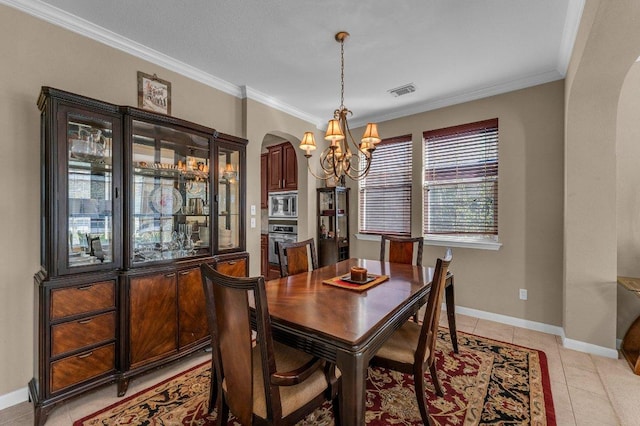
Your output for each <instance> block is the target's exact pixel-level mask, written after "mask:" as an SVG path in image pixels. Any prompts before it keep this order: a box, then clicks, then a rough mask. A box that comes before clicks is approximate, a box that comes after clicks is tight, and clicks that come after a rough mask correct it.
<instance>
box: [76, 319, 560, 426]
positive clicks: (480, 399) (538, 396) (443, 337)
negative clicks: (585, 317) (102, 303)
mask: <svg viewBox="0 0 640 426" xmlns="http://www.w3.org/2000/svg"><path fill="white" fill-rule="evenodd" d="M438 338H439V341H438V353H437V359H436V363H437V370H438V376H439V378H440V381H441V384H442V385H443V387H444V392H445V396H444V397H442V398H440V397H437V396H436V395H435V391H434V389H433V385H432V384H431V376H430V374H429V373H427V374H426V375H425V377H426V378H427V381H428V385H427V389H426V393H427V401H428V402H429V413H430V414H431V417H432V419H433V423H434V424H436V425H549V426H553V425H555V424H556V422H555V414H554V410H553V402H552V398H551V388H550V383H549V373H548V369H547V362H546V357H545V354H544V352H541V351H537V350H534V349H529V348H525V347H522V346H517V345H512V344H509V343H504V342H499V341H496V340H491V339H487V338H485V337H479V336H474V335H471V334H466V333H461V332H458V344H459V347H460V353H459V354H455V353H454V352H453V348H452V346H451V342H450V340H449V334H448V330H447V329H441V330H440V332H439V336H438ZM209 365H210V363H209V362H206V363H204V364H201V365H199V366H196V367H193V368H192V369H190V370H188V371H186V372H183V373H181V374H179V375H177V376H175V377H173V378H170V379H168V380H166V381H164V382H162V383H159V384H157V385H155V386H153V387H152V388H149V389H147V390H144V391H142V392H139V393H138V394H135V395H133V396H131V397H128V398H125V399H123V400H122V401H120V402H118V403H116V404H114V405H112V406H110V407H107V408H105V409H103V410H101V411H99V412H97V413H94V414H92V415H90V416H87V417H85V418H83V419H80V420H78V421H76V422H75V423H74V426H86V425H213V424H215V418H216V412H215V411H214V412H213V413H212V414H211V415H209V414H207V398H208V392H209V377H210V370H209ZM366 409H367V412H366V423H367V425H371V426H382V425H421V424H422V421H421V419H420V413H419V411H418V406H417V403H416V397H415V393H414V388H413V379H412V377H411V376H410V375H405V374H401V373H397V372H394V371H390V370H386V369H382V368H370V369H369V375H368V379H367V407H366ZM299 424H300V425H305V426H306V425H332V424H333V415H332V410H331V405H330V404H329V403H325V405H324V406H323V407H321V408H319V409H318V410H316V411H315V412H313V413H312V414H310V415H309V416H307V418H305V419H304V420H303V421H301V422H300V423H299ZM229 425H233V426H236V425H238V423H237V422H235V421H233V419H231V420H230V421H229Z"/></svg>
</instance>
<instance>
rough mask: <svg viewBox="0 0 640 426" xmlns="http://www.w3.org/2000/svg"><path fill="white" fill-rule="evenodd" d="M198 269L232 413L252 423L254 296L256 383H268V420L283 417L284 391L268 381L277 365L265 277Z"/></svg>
mask: <svg viewBox="0 0 640 426" xmlns="http://www.w3.org/2000/svg"><path fill="white" fill-rule="evenodd" d="M200 270H201V272H202V284H203V287H204V292H205V298H206V302H207V318H208V321H209V330H211V334H212V336H211V338H212V344H213V357H214V365H215V367H216V372H217V374H218V378H219V380H220V381H221V382H222V380H225V381H226V389H227V401H228V404H229V408H230V410H231V412H232V413H233V414H234V415H235V416H236V417H237V418H238V420H239V421H240V423H242V424H251V422H252V416H253V389H254V386H253V374H252V370H253V369H252V362H253V360H252V354H253V352H252V347H253V345H252V336H251V322H250V314H251V311H250V310H251V307H250V304H249V301H250V295H251V294H252V295H253V300H254V304H255V311H256V326H257V339H258V341H259V342H260V353H261V360H262V365H263V368H262V372H263V383H260V384H256V385H257V386H264V389H265V393H264V394H265V398H266V401H265V402H266V407H267V415H268V418H274V417H275V418H279V417H281V415H282V407H281V404H280V392H279V389H278V387H277V386H272V385H271V380H270V377H271V374H272V373H274V372H275V371H276V365H275V357H274V355H273V353H274V349H273V338H272V334H271V333H272V332H271V321H270V318H269V310H268V307H267V296H266V293H265V287H264V278H263V277H261V276H260V277H253V278H243V277H231V276H228V275H224V274H221V273H219V272H218V271H216V270H215V269H213V268H212V267H211V266H209V265H206V264H202V265H201V267H200Z"/></svg>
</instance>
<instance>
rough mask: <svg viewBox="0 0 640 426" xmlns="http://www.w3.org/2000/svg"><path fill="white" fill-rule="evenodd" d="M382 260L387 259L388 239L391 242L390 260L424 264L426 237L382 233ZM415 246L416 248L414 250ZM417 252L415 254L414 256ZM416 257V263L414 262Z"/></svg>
mask: <svg viewBox="0 0 640 426" xmlns="http://www.w3.org/2000/svg"><path fill="white" fill-rule="evenodd" d="M381 237H382V238H381V240H380V261H381V262H384V261H385V260H387V259H386V256H385V254H386V251H387V250H386V248H387V241H388V242H389V258H388V261H389V262H393V263H407V264H410V265H412V264H413V265H422V249H423V247H424V239H423V238H422V237H396V236H393V235H381ZM414 248H415V250H414ZM414 252H415V256H414ZM414 257H415V263H414Z"/></svg>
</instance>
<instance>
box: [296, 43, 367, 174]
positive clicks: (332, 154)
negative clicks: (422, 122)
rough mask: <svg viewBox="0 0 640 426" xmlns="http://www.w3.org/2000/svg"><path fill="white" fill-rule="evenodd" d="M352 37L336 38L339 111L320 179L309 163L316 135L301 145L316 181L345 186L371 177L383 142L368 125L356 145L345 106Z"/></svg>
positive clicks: (330, 127)
mask: <svg viewBox="0 0 640 426" xmlns="http://www.w3.org/2000/svg"><path fill="white" fill-rule="evenodd" d="M347 37H349V33H348V32H346V31H340V32H339V33H337V34H336V36H335V38H336V41H337V42H339V43H340V84H341V90H340V107H339V108H338V109H336V110H335V111H334V112H333V119H331V120H329V124H328V125H327V131H326V133H325V135H324V138H325V140H327V141H329V142H330V144H329V146H328V147H327V148H326V149H325V150H324V151H322V153H321V154H320V167H321V168H322V171H323V173H322V174H321V175H320V176H318V175H316V174H315V173H313V170H311V165H310V164H309V159H310V158H311V155H312V154H311V151H313V150H315V149H316V141H315V137H314V135H313V132H306V133H305V134H304V137H303V138H302V142H300V149H302V150H304V151H305V154H304V156H305V157H306V158H307V167H308V169H309V172H310V173H311V174H312V175H313V176H314V177H315V178H316V179H322V180H325V181H326V180H330V179H331V180H333V181H334V182H335V183H338V182H340V184H341V185H344V177H345V176H346V177H349V178H351V179H353V180H358V179H362V178H363V177H365V176H366V175H367V173H369V168H370V167H371V161H372V160H373V151H374V150H375V149H376V144H377V143H378V142H380V137H379V136H378V125H377V124H375V123H368V124H367V127H366V129H365V131H364V135H363V136H362V139H361V140H360V144H357V143H356V142H355V140H354V139H353V136H352V135H351V129H349V122H348V121H347V116H349V115H353V113H352V112H351V111H350V110H349V109H348V108H347V107H346V106H344V42H345V40H346V39H347Z"/></svg>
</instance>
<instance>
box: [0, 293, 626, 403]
mask: <svg viewBox="0 0 640 426" xmlns="http://www.w3.org/2000/svg"><path fill="white" fill-rule="evenodd" d="M442 310H443V311H445V312H446V306H445V305H444V303H443V305H442ZM456 312H457V313H459V314H462V315H467V316H470V317H474V318H480V319H486V320H489V321H495V322H499V323H502V324H508V325H514V326H516V327H520V328H526V329H527V330H534V331H540V332H542V333H547V334H554V335H556V336H560V337H562V344H563V345H564V347H565V348H567V349H573V350H576V351H580V352H587V353H591V354H594V355H599V356H604V357H607V358H618V351H616V350H615V349H609V348H605V347H603V346H598V345H593V344H591V343H586V342H581V341H579V340H573V339H567V338H566V337H565V335H564V329H563V328H562V327H559V326H557V325H550V324H544V323H541V322H537V321H529V320H524V319H521V318H515V317H510V316H508V315H501V314H494V313H492V312H485V311H480V310H478V309H471V308H465V307H464V306H456ZM621 342H622V341H621V340H620V339H617V340H616V347H617V348H618V349H619V348H620V344H621ZM28 400H29V392H28V390H27V388H26V387H25V388H22V389H18V390H16V391H13V392H9V393H8V394H5V395H0V410H4V409H5V408H9V407H11V406H12V405H16V404H20V403H21V402H25V401H28Z"/></svg>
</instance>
